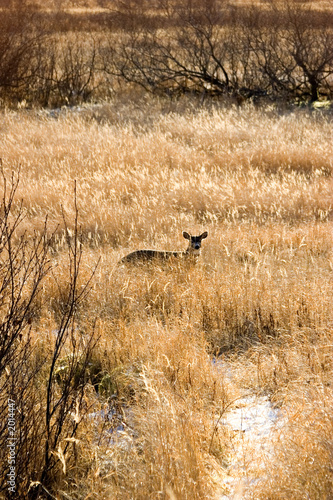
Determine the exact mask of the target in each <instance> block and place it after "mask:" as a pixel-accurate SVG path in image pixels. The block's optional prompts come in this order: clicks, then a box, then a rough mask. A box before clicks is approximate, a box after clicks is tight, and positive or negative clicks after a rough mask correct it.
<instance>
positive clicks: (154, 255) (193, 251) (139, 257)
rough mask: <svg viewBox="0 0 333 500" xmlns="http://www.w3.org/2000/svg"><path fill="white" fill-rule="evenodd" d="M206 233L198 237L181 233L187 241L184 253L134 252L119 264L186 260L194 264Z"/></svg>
mask: <svg viewBox="0 0 333 500" xmlns="http://www.w3.org/2000/svg"><path fill="white" fill-rule="evenodd" d="M207 236H208V233H207V231H205V232H204V233H202V234H201V235H200V236H191V235H190V234H189V233H187V232H186V231H184V232H183V237H184V238H185V239H186V240H189V245H188V248H187V249H186V250H185V251H184V252H170V251H160V250H136V251H134V252H131V253H129V254H128V255H125V257H123V258H122V259H121V260H120V264H127V263H132V264H140V263H149V262H159V263H163V262H165V261H168V260H170V259H186V260H193V261H194V262H195V261H196V260H197V258H198V257H199V255H200V250H201V241H202V240H203V239H204V238H207Z"/></svg>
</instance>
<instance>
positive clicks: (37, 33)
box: [0, 0, 333, 106]
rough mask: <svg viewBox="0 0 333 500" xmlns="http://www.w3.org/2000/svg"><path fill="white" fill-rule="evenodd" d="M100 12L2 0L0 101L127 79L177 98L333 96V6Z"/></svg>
mask: <svg viewBox="0 0 333 500" xmlns="http://www.w3.org/2000/svg"><path fill="white" fill-rule="evenodd" d="M100 5H101V6H102V7H103V10H97V9H96V10H95V11H94V10H89V11H85V12H71V11H64V10H63V9H58V10H57V11H56V10H54V11H51V12H50V11H46V10H42V9H41V8H38V6H36V5H30V4H28V3H23V4H22V2H15V1H14V2H9V1H6V2H2V6H1V7H2V8H1V16H0V100H1V103H2V104H14V103H17V102H22V101H24V102H27V103H28V104H33V103H35V104H39V105H42V106H56V105H62V104H77V103H80V102H84V101H89V100H91V99H97V98H108V97H110V95H111V93H114V92H121V91H122V89H124V86H125V84H130V85H133V84H135V85H139V86H141V87H143V88H144V89H145V90H147V91H149V92H152V93H157V94H165V95H169V96H179V95H182V94H184V93H192V94H197V95H199V96H201V97H202V99H204V98H205V97H207V96H215V97H219V96H231V97H233V98H235V99H236V100H237V101H238V102H242V101H243V100H246V99H249V98H252V99H258V98H270V99H273V100H275V99H283V100H287V101H288V100H292V101H295V100H299V101H309V102H313V101H315V100H317V99H320V98H321V99H322V98H327V99H331V97H332V89H333V31H332V30H333V11H332V10H330V9H329V10H319V9H316V8H315V4H312V3H309V2H308V3H304V2H303V3H302V2H299V1H298V0H283V1H281V2H280V1H277V0H272V1H269V2H266V3H261V4H260V3H257V4H251V5H250V4H249V6H247V7H244V6H236V5H232V4H230V3H227V2H224V1H223V0H204V1H202V0H182V1H181V2H175V1H174V0H156V1H155V2H148V1H146V0H140V1H136V0H135V1H134V0H129V1H122V0H109V1H107V0H104V1H103V2H100Z"/></svg>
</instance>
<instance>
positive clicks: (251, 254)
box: [0, 97, 333, 500]
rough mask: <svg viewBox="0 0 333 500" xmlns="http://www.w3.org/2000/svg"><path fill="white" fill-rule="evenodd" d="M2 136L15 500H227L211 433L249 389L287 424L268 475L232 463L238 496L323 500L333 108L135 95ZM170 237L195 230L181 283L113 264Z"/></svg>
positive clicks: (223, 448)
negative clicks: (196, 240)
mask: <svg viewBox="0 0 333 500" xmlns="http://www.w3.org/2000/svg"><path fill="white" fill-rule="evenodd" d="M0 136H1V144H2V155H3V169H4V174H5V177H4V178H3V179H2V188H4V186H5V184H4V182H5V178H6V179H7V180H6V183H7V195H6V194H5V195H4V197H3V204H2V209H1V210H2V211H1V221H2V226H1V231H2V237H1V245H2V246H1V267H0V272H1V276H2V282H3V283H4V285H3V286H2V288H1V306H0V314H1V325H2V326H1V328H2V330H1V332H2V337H1V338H2V339H3V340H2V344H1V346H0V347H2V348H3V349H4V351H3V352H4V353H5V354H4V356H2V364H1V368H2V371H1V373H0V381H1V415H3V416H4V418H3V419H2V427H1V434H0V436H1V439H2V443H3V445H4V446H1V448H2V450H5V448H6V446H5V443H6V439H7V437H8V436H7V427H6V426H7V420H6V412H7V401H8V398H10V399H13V400H15V401H16V405H17V408H18V413H17V415H21V417H20V418H18V421H17V426H18V429H20V433H21V434H20V436H21V437H20V439H21V441H20V445H19V446H17V448H16V451H17V460H18V461H17V472H18V473H19V474H20V476H19V478H17V482H16V484H17V492H18V494H19V495H20V497H21V498H25V497H26V498H29V497H31V498H34V497H35V498H43V497H45V498H47V497H48V496H49V494H52V495H53V496H54V497H55V498H59V499H60V498H65V497H66V498H73V499H74V498H83V497H86V496H88V495H90V496H91V497H92V498H105V499H107V498H117V499H118V498H119V499H129V498H135V499H140V498H142V499H145V498H165V499H168V498H171V499H173V498H177V499H186V498H188V499H195V498H197V499H198V500H199V499H202V498H216V497H217V495H220V496H221V495H222V494H226V495H228V494H230V491H228V489H229V487H228V484H227V483H226V481H225V478H226V476H227V475H228V471H229V470H230V463H231V461H232V456H233V455H232V454H233V449H234V448H233V442H234V440H235V436H234V435H233V433H232V432H230V430H229V429H228V428H227V426H225V425H222V423H221V422H222V417H223V415H225V414H226V412H227V411H228V410H229V409H230V408H234V407H235V405H237V401H238V399H239V398H240V397H241V396H242V395H244V394H245V393H246V394H253V395H256V396H259V395H261V396H265V397H266V398H267V399H268V401H269V402H270V404H272V405H274V407H278V408H279V409H280V411H281V412H282V415H283V418H282V419H281V422H282V424H283V426H282V427H281V428H280V432H277V433H275V434H274V436H273V437H270V439H271V440H272V443H271V459H270V460H269V461H266V462H265V464H264V466H263V464H262V463H259V462H255V461H252V462H251V460H250V458H251V456H252V452H251V450H243V451H244V457H243V458H244V464H245V465H246V466H245V468H243V474H244V477H252V478H255V479H256V481H253V482H252V483H251V484H250V485H247V487H246V489H244V492H243V494H244V498H245V494H246V498H247V497H249V498H272V499H273V498H274V499H286V498H291V497H292V498H296V499H298V498H299V499H301V498H304V495H303V493H304V491H306V494H307V496H308V498H311V500H317V499H318V500H319V499H322V498H329V495H330V491H331V486H332V471H331V453H332V439H331V434H332V433H331V428H332V415H331V408H330V407H331V405H330V401H331V397H332V387H331V383H332V308H331V304H332V266H333V261H332V232H331V229H332V227H331V226H332V153H331V144H332V127H331V115H330V113H329V112H325V111H311V112H310V111H305V110H295V111H294V112H281V111H279V110H277V109H274V108H273V107H271V108H269V109H267V108H266V109H256V108H255V107H254V106H252V105H249V106H245V107H243V108H242V109H240V108H238V107H236V106H234V107H231V108H225V107H221V106H220V107H219V106H207V108H205V107H202V108H201V109H197V108H196V107H195V105H194V103H193V101H191V100H190V99H188V100H186V101H180V102H179V103H174V102H170V101H168V102H165V101H163V100H161V99H155V100H152V99H151V100H150V99H148V98H147V97H142V98H141V99H137V100H136V101H135V103H128V102H121V101H118V102H117V103H115V104H114V105H110V104H104V105H99V106H95V107H86V108H84V107H83V108H80V109H77V110H72V111H66V110H63V111H62V112H59V113H58V114H54V113H47V112H37V111H30V112H28V111H20V112H13V111H6V112H4V113H3V114H2V120H1V129H0ZM18 170H19V177H20V180H19V183H18V185H16V184H15V182H14V185H13V186H14V187H13V189H12V191H10V190H9V187H8V186H10V184H11V182H10V178H11V171H14V172H18ZM15 178H16V177H15V175H14V179H15ZM75 182H76V195H75V196H74V186H75ZM10 193H12V194H10ZM8 196H9V199H8ZM21 200H22V201H21ZM46 217H47V221H46V223H45V220H46ZM15 221H16V222H15ZM11 228H13V229H15V230H14V231H12V230H11ZM183 230H186V231H190V232H192V233H193V234H200V233H202V232H203V231H204V230H208V232H209V239H207V242H206V245H205V246H203V249H202V256H201V258H200V261H199V262H198V264H197V265H196V266H194V267H192V268H191V269H184V268H182V266H179V265H177V266H171V267H168V268H163V267H161V266H158V267H156V268H150V269H145V268H144V267H143V268H141V269H135V270H133V269H131V268H127V269H124V268H121V269H119V268H116V267H115V265H116V263H117V262H118V261H119V259H120V258H121V257H122V256H123V255H125V254H126V253H128V252H129V251H131V250H135V249H139V248H156V249H164V248H165V249H169V248H170V249H176V248H177V249H181V248H182V244H183V243H182V240H183V238H182V231H183ZM39 249H40V250H39ZM29 256H30V257H29ZM96 266H97V267H96ZM8 338H9V339H11V340H10V342H11V349H10V350H9V349H8V348H7V343H6V342H8V340H7V339H8ZM6 353H7V354H6ZM216 360H217V361H218V362H216ZM220 362H222V363H224V365H223V366H227V367H228V370H229V371H230V372H231V373H232V377H231V376H227V374H226V372H225V371H223V370H222V371H221V368H220V365H219V363H220ZM22 367H23V368H24V369H23V368H22ZM22 388H23V390H22ZM27 450H29V455H27V454H26V451H27ZM1 463H2V470H1V478H2V483H1V488H2V491H3V494H5V493H6V491H7V479H6V472H7V469H6V466H7V464H6V461H5V460H2V461H1ZM309 478H311V480H309ZM238 479H239V481H241V479H242V478H238ZM243 479H244V478H243ZM47 491H48V492H49V493H47ZM302 495H303V496H302Z"/></svg>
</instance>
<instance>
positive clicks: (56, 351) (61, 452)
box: [0, 176, 94, 498]
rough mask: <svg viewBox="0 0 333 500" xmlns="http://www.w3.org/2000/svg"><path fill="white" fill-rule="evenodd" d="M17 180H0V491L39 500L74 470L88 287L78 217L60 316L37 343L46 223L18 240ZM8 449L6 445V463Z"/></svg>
mask: <svg viewBox="0 0 333 500" xmlns="http://www.w3.org/2000/svg"><path fill="white" fill-rule="evenodd" d="M18 181H19V179H18V177H15V176H13V177H12V181H11V184H10V185H9V188H8V190H7V180H6V178H5V177H4V178H3V184H4V187H5V189H4V196H3V200H2V205H1V219H0V241H1V248H0V255H1V261H0V274H1V283H2V284H1V289H0V294H1V309H0V314H1V324H0V325H1V326H0V329H1V342H0V386H1V405H0V414H1V416H2V418H1V429H0V440H1V446H2V458H3V460H1V490H2V491H7V492H8V491H12V492H15V494H16V495H17V496H19V497H20V498H26V497H27V495H28V492H30V493H29V497H32V498H33V497H36V498H37V497H38V496H39V494H41V493H42V492H43V491H48V490H52V489H53V487H54V484H55V482H57V481H58V480H59V479H60V478H61V476H62V474H63V472H64V470H65V469H66V467H71V466H73V465H75V436H76V433H77V430H78V427H79V425H80V420H78V419H75V418H74V417H73V412H75V411H76V412H78V411H80V410H81V407H82V405H83V396H84V392H85V386H86V385H87V383H88V382H89V380H88V379H87V366H88V363H89V361H90V358H91V351H92V348H93V345H94V341H93V332H94V330H93V329H92V330H91V331H90V333H88V334H87V335H85V336H84V337H82V336H80V335H78V334H77V331H76V328H77V327H76V321H77V314H78V312H77V311H78V306H79V304H80V302H81V301H82V300H83V299H84V297H85V296H86V294H87V293H88V291H89V281H88V282H87V283H86V284H85V285H83V286H81V287H80V288H79V287H78V277H79V271H80V263H81V255H82V252H81V249H80V246H79V241H78V238H79V234H78V225H77V216H76V219H75V223H74V234H73V239H72V240H70V239H68V262H69V273H68V285H67V290H66V292H65V294H64V297H63V304H62V312H61V314H60V316H59V318H58V324H57V325H56V326H55V329H54V331H53V333H52V332H50V339H49V344H48V345H47V343H46V341H45V339H41V338H38V323H39V319H40V318H39V312H40V308H41V302H40V300H41V295H42V293H41V292H42V287H43V283H44V280H45V279H46V277H47V275H49V274H50V272H51V270H52V266H51V263H50V260H49V242H50V238H49V235H48V230H47V224H46V223H45V225H44V229H43V231H42V232H41V233H40V234H36V235H35V236H32V237H31V236H30V235H29V234H26V233H24V232H23V234H22V233H21V235H20V234H19V232H20V226H21V225H22V222H23V219H24V210H23V208H22V206H19V208H18V210H17V211H16V213H15V212H14V211H13V208H14V196H15V194H16V191H17V188H18ZM64 352H70V353H71V355H70V356H69V357H68V363H67V370H66V373H65V374H63V376H62V379H61V389H60V387H59V385H58V383H57V378H56V376H55V375H56V370H57V366H58V364H59V360H60V359H61V357H62V356H63V353H64ZM45 382H46V384H45ZM9 408H10V410H9ZM9 411H10V414H11V419H9V417H8V412H9ZM9 422H10V423H11V425H9ZM8 443H10V444H11V445H12V454H11V455H10V456H9V452H8V453H7V451H8V446H7V445H8ZM10 471H14V473H13V472H12V478H13V479H12V483H9V481H8V474H9V473H10ZM18 478H19V479H18ZM10 487H11V488H12V489H9V488H10Z"/></svg>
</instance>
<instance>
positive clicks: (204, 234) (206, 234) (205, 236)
mask: <svg viewBox="0 0 333 500" xmlns="http://www.w3.org/2000/svg"><path fill="white" fill-rule="evenodd" d="M207 236H208V233H207V231H205V232H204V233H202V235H201V236H200V238H201V239H202V240H203V239H205V238H207Z"/></svg>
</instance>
